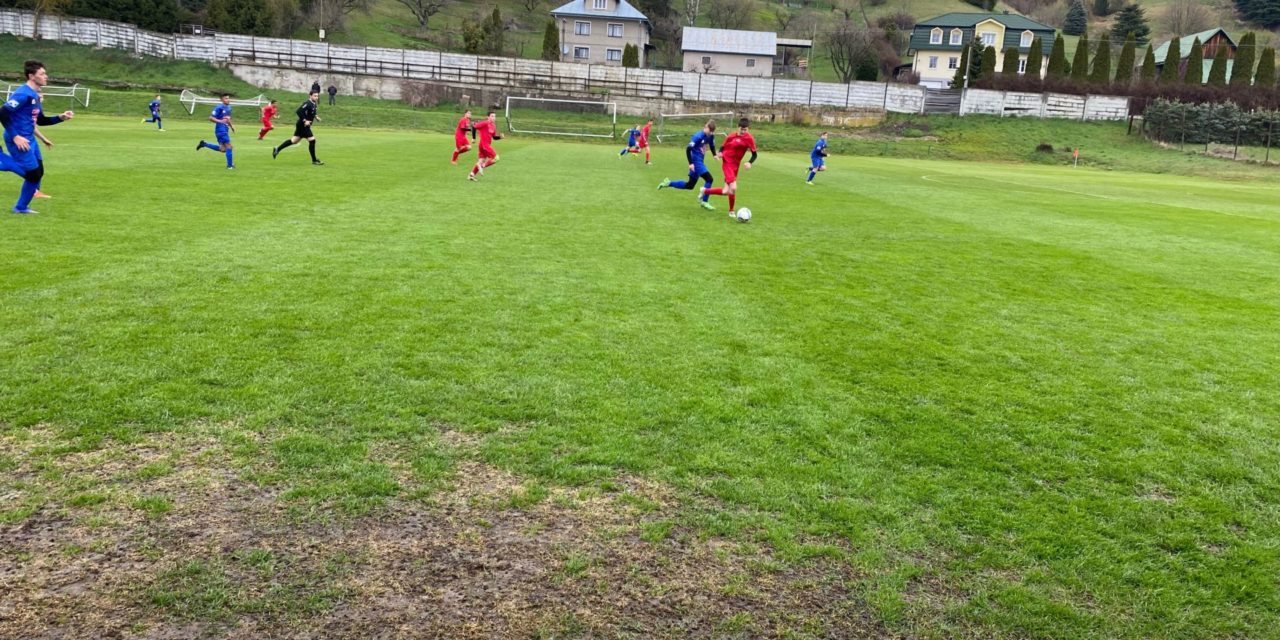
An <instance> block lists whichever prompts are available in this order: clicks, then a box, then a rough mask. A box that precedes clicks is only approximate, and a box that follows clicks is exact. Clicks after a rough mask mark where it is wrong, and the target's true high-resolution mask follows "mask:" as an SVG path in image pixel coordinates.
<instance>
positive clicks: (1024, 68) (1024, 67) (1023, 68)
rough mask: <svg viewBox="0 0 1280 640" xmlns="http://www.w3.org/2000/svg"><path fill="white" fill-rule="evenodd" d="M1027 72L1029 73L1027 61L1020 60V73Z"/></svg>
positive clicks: (1024, 59)
mask: <svg viewBox="0 0 1280 640" xmlns="http://www.w3.org/2000/svg"><path fill="white" fill-rule="evenodd" d="M1026 72H1027V59H1026V58H1018V73H1026Z"/></svg>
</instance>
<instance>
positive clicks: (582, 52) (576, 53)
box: [573, 47, 591, 60]
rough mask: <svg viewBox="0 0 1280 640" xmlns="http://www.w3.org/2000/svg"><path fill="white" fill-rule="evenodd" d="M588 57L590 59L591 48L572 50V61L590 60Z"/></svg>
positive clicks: (575, 48)
mask: <svg viewBox="0 0 1280 640" xmlns="http://www.w3.org/2000/svg"><path fill="white" fill-rule="evenodd" d="M590 57H591V47H574V48H573V59H574V60H586V59H587V58H590Z"/></svg>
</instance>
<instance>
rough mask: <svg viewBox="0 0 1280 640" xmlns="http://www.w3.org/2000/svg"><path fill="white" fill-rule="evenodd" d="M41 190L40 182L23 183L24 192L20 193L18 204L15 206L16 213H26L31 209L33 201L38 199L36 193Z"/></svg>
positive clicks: (25, 181) (26, 181)
mask: <svg viewBox="0 0 1280 640" xmlns="http://www.w3.org/2000/svg"><path fill="white" fill-rule="evenodd" d="M39 189H40V183H39V182H32V181H30V180H23V181H22V190H21V191H19V192H18V203H17V204H15V205H13V210H14V211H26V210H28V209H30V208H31V199H32V198H34V197H36V191H37V190H39Z"/></svg>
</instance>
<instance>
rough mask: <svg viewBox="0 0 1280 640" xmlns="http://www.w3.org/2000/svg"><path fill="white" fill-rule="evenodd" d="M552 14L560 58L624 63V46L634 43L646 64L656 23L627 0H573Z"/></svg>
mask: <svg viewBox="0 0 1280 640" xmlns="http://www.w3.org/2000/svg"><path fill="white" fill-rule="evenodd" d="M551 17H552V18H553V19H554V20H555V21H556V26H557V27H558V28H559V29H560V60H561V61H563V62H585V63H588V64H609V65H621V64H622V50H623V48H624V47H625V46H626V45H628V44H633V45H636V47H638V48H639V50H640V66H641V67H643V66H645V64H646V62H645V58H647V56H646V55H645V54H646V53H647V52H646V51H645V49H646V48H648V46H649V32H650V31H652V30H653V24H652V23H650V22H649V18H648V17H646V16H645V15H644V14H643V13H640V11H639V10H638V9H636V8H635V7H633V6H631V5H630V4H629V3H628V2H627V0H571V1H570V2H566V3H565V4H563V5H560V6H559V7H556V8H555V9H552V10H551Z"/></svg>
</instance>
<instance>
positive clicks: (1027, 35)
mask: <svg viewBox="0 0 1280 640" xmlns="http://www.w3.org/2000/svg"><path fill="white" fill-rule="evenodd" d="M1034 39H1035V34H1033V33H1031V32H1030V31H1023V32H1022V39H1021V40H1019V41H1018V46H1019V47H1024V48H1025V47H1029V46H1031V41H1032V40H1034Z"/></svg>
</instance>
